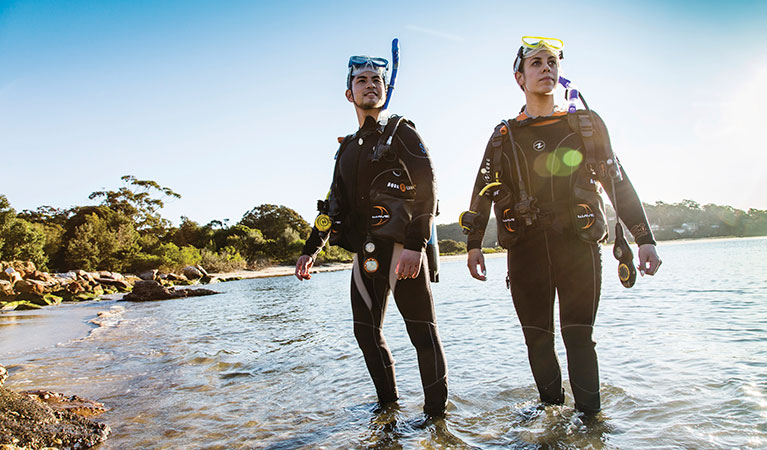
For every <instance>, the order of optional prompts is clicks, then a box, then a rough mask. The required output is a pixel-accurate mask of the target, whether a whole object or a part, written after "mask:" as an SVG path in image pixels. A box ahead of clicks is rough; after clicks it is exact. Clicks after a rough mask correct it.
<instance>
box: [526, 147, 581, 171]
mask: <svg viewBox="0 0 767 450" xmlns="http://www.w3.org/2000/svg"><path fill="white" fill-rule="evenodd" d="M582 161H583V154H582V153H581V152H580V151H578V150H575V149H572V148H568V147H559V148H557V149H556V150H554V151H553V152H551V153H548V154H545V153H544V154H541V155H538V157H537V158H536V159H535V165H534V167H535V173H537V174H538V175H539V176H542V177H566V176H569V175H571V174H572V173H573V172H575V171H576V170H578V167H580V164H581V162H582Z"/></svg>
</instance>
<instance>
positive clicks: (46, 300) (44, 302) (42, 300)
mask: <svg viewBox="0 0 767 450" xmlns="http://www.w3.org/2000/svg"><path fill="white" fill-rule="evenodd" d="M63 299H64V298H63V297H59V296H58V295H53V294H44V295H43V296H42V297H32V298H29V302H30V303H32V304H35V305H40V306H48V305H57V304H59V303H61V301H62V300H63Z"/></svg>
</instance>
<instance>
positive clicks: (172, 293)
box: [123, 281, 218, 302]
mask: <svg viewBox="0 0 767 450" xmlns="http://www.w3.org/2000/svg"><path fill="white" fill-rule="evenodd" d="M212 294H218V292H216V291H212V290H210V289H179V290H176V289H175V288H173V287H166V286H163V285H161V284H160V283H158V282H157V281H137V282H136V284H135V285H134V286H133V291H131V293H130V294H126V295H125V297H123V300H126V301H133V302H145V301H150V300H168V299H172V298H184V297H198V296H201V295H212Z"/></svg>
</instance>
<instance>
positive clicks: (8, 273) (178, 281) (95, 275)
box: [0, 261, 230, 450]
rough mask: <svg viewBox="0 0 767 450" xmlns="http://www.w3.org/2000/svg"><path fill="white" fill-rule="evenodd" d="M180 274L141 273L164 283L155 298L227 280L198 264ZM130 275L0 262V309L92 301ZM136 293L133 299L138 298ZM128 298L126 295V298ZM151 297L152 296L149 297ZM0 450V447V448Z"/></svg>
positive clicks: (125, 286) (130, 281) (124, 285)
mask: <svg viewBox="0 0 767 450" xmlns="http://www.w3.org/2000/svg"><path fill="white" fill-rule="evenodd" d="M181 272H182V273H180V274H174V273H163V274H161V273H160V272H159V271H158V270H157V269H155V270H150V271H147V272H145V273H142V274H141V277H142V278H144V279H145V280H147V281H157V282H159V284H160V285H162V286H168V287H170V289H168V290H167V292H166V291H157V292H156V293H153V294H151V295H156V296H158V298H156V299H166V298H179V297H192V296H196V295H210V294H215V293H216V292H213V291H208V290H201V291H199V292H197V290H187V291H183V290H179V291H175V290H174V289H173V288H172V286H173V285H188V284H198V283H200V284H206V283H216V282H219V281H230V279H218V278H215V277H211V276H210V275H209V274H208V272H207V271H205V269H204V268H203V267H202V266H200V265H199V264H198V265H195V266H187V267H185V268H184V269H183V270H182V271H181ZM142 278H139V277H137V276H134V275H128V276H123V275H121V274H119V273H116V272H108V271H100V272H86V271H84V270H75V271H71V272H67V273H56V274H50V273H47V272H41V271H39V270H37V268H36V267H35V265H34V264H32V263H31V262H29V261H10V262H6V261H0V311H9V310H24V309H38V308H41V307H43V306H47V305H52V304H56V303H60V302H62V301H64V302H76V301H84V300H94V299H98V298H99V297H101V296H103V295H104V294H113V293H118V292H121V293H127V292H130V291H131V290H132V289H133V286H134V284H136V283H137V282H139V281H141V279H142ZM143 298H146V295H144V294H140V295H139V296H138V297H137V298H132V299H133V300H137V299H138V300H139V301H140V300H141V299H143ZM129 299H130V298H129ZM150 299H152V300H154V299H155V298H150ZM0 450H2V449H0Z"/></svg>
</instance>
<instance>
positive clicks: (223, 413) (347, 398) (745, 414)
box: [0, 239, 767, 449]
mask: <svg viewBox="0 0 767 450" xmlns="http://www.w3.org/2000/svg"><path fill="white" fill-rule="evenodd" d="M660 251H661V252H662V257H663V259H664V265H663V269H662V271H661V273H660V274H659V275H658V276H657V277H654V278H644V279H640V280H639V282H638V283H637V285H636V286H635V287H634V288H633V289H631V290H626V289H624V288H623V287H622V286H620V284H619V282H618V281H617V279H616V276H615V266H614V263H613V262H612V261H611V260H608V259H607V258H605V261H606V262H607V264H608V267H606V268H605V276H604V280H605V281H604V284H603V301H602V304H601V306H600V312H599V316H598V318H597V327H596V339H597V342H598V346H597V349H598V352H599V357H600V366H601V381H602V395H603V407H604V411H603V412H602V413H601V414H600V415H599V416H598V417H597V418H596V419H595V420H591V421H588V420H586V419H585V418H584V417H582V416H581V415H580V414H578V413H577V412H576V411H575V410H574V409H573V408H572V396H571V395H570V394H569V393H568V396H567V401H566V404H565V405H564V406H560V407H546V408H543V407H542V406H541V405H539V404H538V403H537V402H536V399H537V393H536V390H535V386H534V384H533V380H532V376H531V375H530V372H529V368H528V365H527V356H526V349H525V346H524V341H523V338H522V332H521V329H520V327H519V324H518V323H517V320H516V317H515V315H514V310H513V306H512V304H511V299H510V296H509V295H508V292H507V291H506V290H505V286H504V278H505V274H506V273H505V272H506V271H505V259H504V258H503V257H489V258H488V259H487V265H488V277H489V280H488V281H487V282H486V283H480V282H476V281H474V280H472V279H470V277H469V276H468V274H467V273H466V268H465V262H464V261H463V260H458V261H443V264H442V277H441V278H442V282H441V283H439V284H436V285H434V294H435V298H436V300H437V305H436V308H437V316H438V321H439V327H440V334H441V335H442V338H443V341H444V346H445V353H446V356H447V359H448V365H449V371H450V373H449V377H450V403H449V405H448V414H447V417H446V419H445V420H436V421H433V422H424V420H423V419H424V418H423V416H422V414H421V412H420V410H421V407H422V401H423V400H422V392H421V385H420V381H419V374H418V370H417V361H416V355H415V351H414V349H413V348H412V346H411V345H410V343H409V340H408V337H407V334H406V332H405V327H404V324H403V323H402V319H401V317H400V316H399V314H398V312H397V309H396V307H395V306H392V307H390V308H389V311H388V315H387V320H386V323H385V326H384V329H385V333H386V337H387V340H388V342H389V345H390V347H391V349H392V353H393V354H394V357H395V359H396V361H397V377H398V380H399V383H400V394H401V397H402V398H401V400H400V401H399V402H398V404H397V405H394V406H392V407H389V408H386V409H384V410H378V408H377V405H376V404H375V394H374V390H373V386H372V382H371V381H370V379H369V376H368V374H367V371H366V370H365V366H364V362H363V361H362V356H361V353H360V351H359V349H358V348H357V345H356V343H355V341H354V337H353V333H352V322H351V312H350V306H349V299H348V292H349V273H348V272H337V273H324V274H318V275H316V276H314V277H313V279H312V280H311V281H310V282H304V283H299V282H297V281H296V280H295V279H293V278H290V277H285V278H269V279H260V280H242V281H237V282H231V283H225V284H221V285H217V287H216V289H218V290H221V291H224V294H223V295H218V296H213V297H195V298H190V299H179V300H168V301H163V302H153V303H137V304H134V303H130V304H127V303H119V304H115V303H114V302H110V301H107V302H101V303H90V304H84V305H71V306H67V305H64V306H63V307H56V308H45V309H43V310H42V311H34V312H30V313H26V314H12V315H0V324H3V325H2V326H0V343H2V347H0V361H2V362H3V363H5V364H6V365H7V366H8V368H9V370H10V372H11V377H10V379H9V381H8V382H7V384H8V385H9V386H10V387H11V388H13V389H27V388H32V387H35V388H44V389H50V390H54V391H61V392H64V393H71V394H78V395H81V396H84V397H88V398H92V399H94V400H97V401H100V402H103V403H105V404H106V405H107V407H109V411H108V412H107V413H105V414H104V415H103V416H101V418H100V420H103V421H105V422H107V423H109V424H110V426H111V427H112V429H113V434H112V436H111V438H110V440H109V441H107V443H106V444H104V445H102V446H101V447H100V449H125V448H146V449H177V448H206V449H233V448H269V449H294V448H306V449H317V448H326V449H340V448H343V449H346V448H357V449H368V448H374V449H413V448H434V449H437V448H449V449H477V448H479V449H494V448H518V449H585V448H590V449H616V448H620V449H635V448H656V449H676V448H690V449H692V448H695V449H720V448H721V449H730V448H741V449H750V448H753V449H756V448H765V447H767V439H765V436H766V435H767V380H766V379H765V377H764V374H765V372H766V371H767V345H766V343H767V333H766V332H765V330H766V329H767V302H765V298H764V292H765V289H766V288H767V275H766V274H765V273H764V270H763V268H764V267H765V266H766V265H767V264H765V263H767V259H766V257H765V255H767V239H746V240H730V241H706V242H700V241H699V242H689V243H676V244H665V245H661V247H660ZM714 261H719V262H721V261H726V262H727V265H724V266H723V265H722V264H720V263H713V262H714ZM116 306H122V307H124V308H125V309H124V310H120V309H119V308H113V307H116ZM97 311H106V312H108V313H107V314H106V315H103V316H101V317H100V318H98V323H97V324H89V323H88V320H90V319H92V318H94V316H95V315H96V312H97ZM9 323H17V324H20V325H13V326H10V325H6V324H9ZM99 325H100V326H99ZM61 330H65V331H66V333H67V334H74V336H70V337H68V338H67V339H64V340H62V339H58V338H56V339H52V338H50V336H52V335H56V334H57V333H60V332H61ZM72 330H77V331H76V332H75V333H73V332H72ZM40 336H43V337H46V338H45V340H44V341H41V342H37V343H35V344H34V345H25V344H24V343H23V342H21V341H20V340H23V341H24V342H26V340H29V339H33V338H34V339H37V338H39V337H40ZM34 339H33V340H34ZM558 350H559V352H560V360H561V361H562V363H563V365H564V366H565V367H563V373H565V374H566V373H567V370H566V358H565V357H564V349H563V347H562V345H561V339H560V338H559V337H558Z"/></svg>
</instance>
